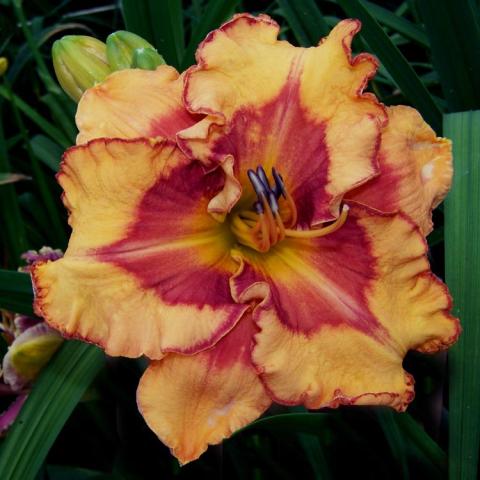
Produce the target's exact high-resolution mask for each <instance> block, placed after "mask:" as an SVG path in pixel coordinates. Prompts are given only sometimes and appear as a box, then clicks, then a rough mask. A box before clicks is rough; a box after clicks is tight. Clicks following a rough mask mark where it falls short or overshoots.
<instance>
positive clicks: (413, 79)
mask: <svg viewBox="0 0 480 480" xmlns="http://www.w3.org/2000/svg"><path fill="white" fill-rule="evenodd" d="M337 2H338V3H339V4H340V5H341V6H342V8H343V9H344V10H345V12H346V13H347V15H349V16H351V17H354V18H358V19H360V20H361V21H362V24H363V27H362V31H361V35H362V37H363V38H364V40H365V41H366V42H367V43H368V45H369V46H370V48H371V49H372V51H373V53H375V55H377V56H378V58H379V59H380V61H381V62H382V63H383V65H384V66H385V68H386V69H387V70H388V72H389V73H390V75H391V76H392V77H393V79H394V80H395V82H396V84H397V85H398V87H399V88H400V90H401V91H402V92H403V94H404V95H405V97H406V98H407V99H408V100H409V102H411V103H412V104H413V105H414V106H415V107H416V108H417V109H418V110H420V113H421V114H422V115H423V117H424V118H425V120H426V121H427V122H428V123H429V124H430V125H431V126H432V128H434V129H435V130H436V131H437V132H438V133H440V131H441V125H442V116H441V112H440V109H439V108H438V106H437V104H436V103H435V101H434V100H433V98H432V97H431V95H430V93H429V92H428V90H427V89H426V87H425V85H424V84H423V83H422V81H421V80H420V78H419V77H418V75H417V74H416V73H415V70H414V69H413V68H412V66H411V65H410V64H409V63H408V61H407V60H406V58H405V57H404V56H403V55H402V53H401V52H400V50H399V49H398V47H397V46H396V45H395V44H394V43H393V42H392V41H391V40H390V38H389V36H388V35H387V34H386V33H385V32H384V30H383V29H382V27H381V26H380V25H379V24H378V22H377V21H376V20H375V18H374V16H373V15H372V13H370V12H369V11H368V9H367V8H365V6H364V5H363V4H362V3H360V2H359V1H358V0H337Z"/></svg>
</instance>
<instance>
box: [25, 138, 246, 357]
mask: <svg viewBox="0 0 480 480" xmlns="http://www.w3.org/2000/svg"><path fill="white" fill-rule="evenodd" d="M58 179H59V182H60V184H61V186H62V187H63V189H64V190H65V194H64V203H65V205H66V206H67V207H68V209H69V210H70V217H69V223H70V225H71V226H72V229H73V232H72V236H71V238H70V242H69V246H68V249H67V251H66V252H65V256H64V257H63V258H62V259H60V260H57V261H55V262H47V263H41V264H36V265H35V267H34V269H33V273H32V274H33V278H34V283H35V289H36V300H35V307H36V311H37V313H38V314H39V315H41V316H43V317H44V318H45V319H46V320H47V321H48V323H49V324H50V325H51V326H53V327H54V328H56V329H58V330H60V331H62V332H63V333H64V334H65V335H67V336H73V337H79V338H81V339H84V340H87V341H90V342H93V343H96V344H98V345H100V346H102V347H103V348H105V350H106V352H107V353H109V354H110V355H123V356H127V357H136V356H139V355H143V354H145V355H147V356H149V357H150V358H161V357H162V355H163V353H162V352H164V351H180V352H188V353H195V352H197V351H199V350H202V349H205V348H209V347H210V346H211V345H212V344H214V343H215V342H216V341H217V340H218V339H219V338H220V337H222V336H223V335H224V334H225V333H226V332H228V331H229V330H230V329H231V328H233V326H234V325H235V323H236V322H237V321H238V319H239V318H240V317H241V316H242V315H243V313H244V312H245V310H246V309H247V308H248V306H246V305H239V304H237V303H236V302H235V301H234V300H233V298H232V296H231V293H230V289H229V278H230V276H231V275H232V274H233V273H234V272H235V271H236V269H237V264H236V263H235V262H233V260H231V258H230V254H229V250H230V242H231V240H230V238H229V237H228V235H226V234H225V232H226V230H225V228H226V227H225V226H224V225H222V224H220V223H218V222H217V221H215V220H214V219H213V218H211V217H210V215H208V213H207V204H208V202H209V201H210V197H211V196H213V195H214V194H215V192H217V191H218V190H219V189H220V188H221V187H222V185H223V181H224V180H223V172H222V171H221V170H219V169H218V170H216V171H213V172H210V173H208V174H205V173H204V172H203V169H202V167H201V166H200V164H198V163H197V162H191V161H190V160H189V159H187V158H186V157H185V156H184V155H183V154H182V153H181V152H180V151H179V150H178V148H176V146H175V145H174V143H173V142H170V141H168V140H164V141H162V142H159V143H154V142H153V141H152V142H149V141H147V140H104V139H99V140H94V141H92V142H90V143H89V144H87V145H84V146H79V147H74V148H72V149H70V150H69V151H67V153H66V155H65V159H64V162H63V164H62V169H61V172H60V174H59V176H58ZM227 232H228V230H227Z"/></svg>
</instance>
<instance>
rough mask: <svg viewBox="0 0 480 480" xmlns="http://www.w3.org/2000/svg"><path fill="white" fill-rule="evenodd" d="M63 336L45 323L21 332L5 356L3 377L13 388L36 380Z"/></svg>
mask: <svg viewBox="0 0 480 480" xmlns="http://www.w3.org/2000/svg"><path fill="white" fill-rule="evenodd" d="M62 341H63V339H62V337H61V336H60V334H59V333H58V332H56V331H55V330H52V329H51V328H50V327H49V326H48V325H46V324H45V323H43V322H42V323H38V324H37V325H34V326H32V327H30V328H28V329H27V330H25V331H24V332H23V333H21V334H20V335H19V336H18V337H17V338H16V339H15V340H14V341H13V343H12V344H11V345H10V346H9V348H8V351H7V353H6V355H5V356H4V357H3V364H2V368H3V379H4V381H5V383H6V384H7V385H10V386H11V387H12V390H16V391H18V390H21V389H22V388H23V387H24V386H25V385H27V384H28V383H30V382H31V381H32V380H34V379H35V378H36V377H37V375H38V374H39V372H40V370H41V369H42V368H43V367H44V366H45V365H46V363H47V362H48V361H49V360H50V358H51V357H52V355H53V354H54V353H55V352H56V351H57V349H58V348H59V347H60V345H61V344H62Z"/></svg>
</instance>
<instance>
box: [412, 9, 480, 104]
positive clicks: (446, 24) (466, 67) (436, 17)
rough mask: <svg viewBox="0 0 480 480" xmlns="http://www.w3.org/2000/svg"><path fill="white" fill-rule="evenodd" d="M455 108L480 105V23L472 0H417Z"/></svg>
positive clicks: (435, 56) (435, 64)
mask: <svg viewBox="0 0 480 480" xmlns="http://www.w3.org/2000/svg"><path fill="white" fill-rule="evenodd" d="M417 5H418V9H419V11H420V13H421V14H422V18H423V21H424V22H425V26H426V28H427V33H428V36H429V37H430V41H431V44H432V55H433V64H434V66H435V68H436V70H437V71H438V73H439V75H440V83H441V84H442V87H443V93H444V94H445V97H446V99H447V101H448V107H449V109H450V110H451V111H454V112H458V111H463V110H473V109H478V108H480V25H479V22H478V12H475V11H474V8H475V9H476V10H479V8H478V6H475V7H474V2H471V1H469V0H420V1H418V0H417Z"/></svg>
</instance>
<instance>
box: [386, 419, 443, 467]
mask: <svg viewBox="0 0 480 480" xmlns="http://www.w3.org/2000/svg"><path fill="white" fill-rule="evenodd" d="M394 418H395V422H396V424H397V425H398V427H399V428H400V430H401V432H402V436H403V437H404V438H405V439H406V440H407V442H408V445H409V446H411V447H414V448H415V449H416V450H417V451H418V452H419V454H420V455H421V457H423V458H425V459H427V460H428V462H429V463H431V464H432V465H433V466H435V468H436V469H437V470H438V474H439V476H440V475H441V474H442V472H445V471H446V468H447V455H446V454H445V452H444V451H443V450H442V449H441V448H440V447H439V446H438V445H437V444H436V443H435V441H434V440H433V439H432V438H431V437H430V435H428V433H427V432H426V431H425V430H424V429H423V428H422V427H421V426H420V425H419V423H418V422H416V421H415V420H414V419H413V418H412V416H411V415H409V414H408V413H400V414H395V417H394Z"/></svg>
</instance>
